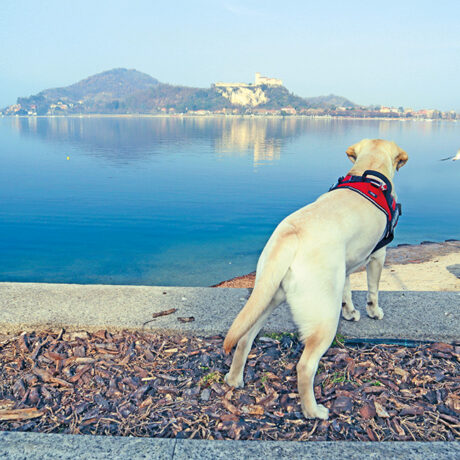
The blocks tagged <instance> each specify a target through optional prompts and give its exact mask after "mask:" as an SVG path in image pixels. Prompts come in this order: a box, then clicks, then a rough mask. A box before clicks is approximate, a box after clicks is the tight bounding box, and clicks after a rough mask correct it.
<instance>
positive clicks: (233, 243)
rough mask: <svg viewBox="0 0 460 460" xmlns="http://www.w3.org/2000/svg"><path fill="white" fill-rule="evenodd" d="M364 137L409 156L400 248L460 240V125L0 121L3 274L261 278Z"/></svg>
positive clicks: (401, 190) (178, 281) (171, 280)
mask: <svg viewBox="0 0 460 460" xmlns="http://www.w3.org/2000/svg"><path fill="white" fill-rule="evenodd" d="M364 137H370V138H374V137H375V138H377V137H378V138H384V139H392V140H395V141H396V142H397V143H398V144H399V145H400V146H401V147H402V148H404V149H405V150H406V151H407V152H408V153H409V156H410V160H409V162H408V163H407V165H406V166H405V167H403V168H402V169H401V170H400V172H399V173H398V174H397V176H396V179H395V185H396V189H397V191H398V195H399V199H400V201H401V202H402V203H403V214H404V215H403V217H402V218H401V220H400V223H399V225H398V229H397V233H396V239H395V241H394V244H398V243H418V242H421V241H423V240H433V241H440V240H445V239H449V238H456V239H460V212H459V211H460V206H459V197H460V180H459V179H460V161H458V162H452V161H439V159H441V158H444V157H447V156H450V155H454V154H455V152H456V151H457V150H458V148H460V123H451V122H398V121H377V120H375V121H371V120H361V121H358V120H308V119H296V118H287V119H284V120H282V119H253V120H245V119H237V118H233V119H220V118H196V119H193V118H188V119H172V118H68V119H66V118H30V119H27V118H3V119H0V158H1V165H0V281H37V282H66V283H107V284H144V285H184V286H187V285H196V286H200V285H201V286H208V285H212V284H215V283H217V282H219V281H222V280H224V279H228V278H231V277H233V276H237V275H242V274H245V273H248V272H251V271H253V270H254V269H255V265H256V262H257V258H258V255H259V253H260V251H261V249H262V248H263V246H264V244H265V242H266V240H267V238H268V237H269V235H270V233H271V232H272V231H273V229H274V228H275V226H276V225H277V223H278V222H279V221H280V220H281V219H282V218H283V217H285V216H286V215H287V214H289V213H291V212H292V211H294V210H296V209H298V208H299V207H301V206H303V205H305V204H306V203H308V202H310V201H312V200H314V199H315V198H316V197H317V196H318V195H319V194H321V193H323V192H325V191H326V190H327V189H328V187H329V186H330V185H331V184H332V183H333V182H335V180H336V179H337V177H338V176H340V175H343V174H344V173H345V172H346V171H347V170H348V169H349V168H350V165H351V163H350V162H349V160H348V159H347V158H346V155H345V153H344V152H345V149H346V148H347V147H348V146H349V145H351V144H353V143H355V142H356V141H358V140H360V139H362V138H364ZM67 157H69V160H67Z"/></svg>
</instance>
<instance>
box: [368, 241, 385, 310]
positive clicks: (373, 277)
mask: <svg viewBox="0 0 460 460" xmlns="http://www.w3.org/2000/svg"><path fill="white" fill-rule="evenodd" d="M385 255H386V248H381V249H379V250H378V251H376V252H374V254H372V255H371V258H370V260H369V263H368V264H367V267H366V271H367V306H366V311H367V314H368V315H369V316H370V317H371V318H375V319H382V318H383V310H382V309H381V308H380V307H379V283H380V276H381V274H382V269H383V264H384V262H385Z"/></svg>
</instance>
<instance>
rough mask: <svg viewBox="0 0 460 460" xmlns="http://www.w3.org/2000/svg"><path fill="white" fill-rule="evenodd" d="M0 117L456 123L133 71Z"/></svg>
mask: <svg viewBox="0 0 460 460" xmlns="http://www.w3.org/2000/svg"><path fill="white" fill-rule="evenodd" d="M1 114H2V115H6V116H11V115H13V116H14V115H18V116H37V115H45V116H47V115H64V116H65V115H89V114H110V115H124V114H133V115H134V114H151V115H154V114H171V115H174V114H190V115H208V114H221V115H228V114H233V115H283V116H289V115H306V116H346V117H357V118H369V117H379V118H412V117H415V118H443V119H456V118H457V114H456V113H455V112H440V111H438V110H421V111H413V110H412V109H410V108H409V109H408V108H403V107H398V108H395V107H382V106H369V107H366V106H361V105H359V104H356V103H354V102H352V101H350V100H349V99H347V98H345V97H342V96H336V95H333V94H330V95H328V96H317V97H301V96H298V95H296V94H294V93H292V92H290V91H289V90H288V89H287V88H286V87H285V86H284V85H283V82H282V80H279V79H276V78H270V77H264V76H262V75H260V73H256V74H255V79H254V82H253V83H227V82H216V83H213V84H212V85H210V87H208V88H195V87H189V86H178V85H170V84H168V83H162V82H160V81H159V80H157V79H156V78H153V77H152V76H150V75H147V74H145V73H142V72H139V71H137V70H134V69H123V68H119V69H112V70H108V71H105V72H102V73H99V74H96V75H93V76H90V77H88V78H85V79H84V80H81V81H79V82H77V83H74V84H72V85H70V86H66V87H61V88H51V89H45V90H43V91H40V92H39V93H38V94H35V95H32V96H28V97H18V98H17V103H16V104H13V105H10V106H8V107H5V108H4V109H3V110H2V111H1Z"/></svg>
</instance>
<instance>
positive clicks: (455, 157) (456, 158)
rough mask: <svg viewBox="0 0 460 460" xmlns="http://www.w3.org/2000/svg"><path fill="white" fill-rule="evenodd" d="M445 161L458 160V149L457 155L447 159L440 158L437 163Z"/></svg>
mask: <svg viewBox="0 0 460 460" xmlns="http://www.w3.org/2000/svg"><path fill="white" fill-rule="evenodd" d="M446 160H452V161H457V160H460V149H458V152H457V155H455V156H451V157H447V158H441V159H440V160H439V161H446Z"/></svg>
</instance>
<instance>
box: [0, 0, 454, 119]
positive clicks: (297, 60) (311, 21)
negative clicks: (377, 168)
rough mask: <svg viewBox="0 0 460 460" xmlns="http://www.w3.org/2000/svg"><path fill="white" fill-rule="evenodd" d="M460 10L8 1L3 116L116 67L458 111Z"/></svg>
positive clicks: (423, 4)
mask: <svg viewBox="0 0 460 460" xmlns="http://www.w3.org/2000/svg"><path fill="white" fill-rule="evenodd" d="M459 17H460V2H459V1H458V0H451V1H447V0H445V1H443V0H438V1H436V2H435V1H425V0H417V1H412V0H398V1H393V0H387V1H385V2H376V1H369V0H368V1H353V0H350V1H327V0H326V1H323V2H321V1H319V0H318V1H314V2H313V1H309V0H304V1H294V0H292V1H290V0H283V1H279V0H278V1H271V0H263V1H253V0H244V1H243V0H227V1H225V0H224V1H220V0H197V1H193V0H189V1H169V2H165V1H156V0H150V1H144V0H131V1H121V0H120V1H119V0H111V1H106V0H100V1H99V0H89V1H88V0H72V1H69V0H40V1H37V0H4V1H2V2H1V3H0V107H4V106H5V105H8V104H12V103H14V102H15V101H16V98H17V96H28V95H31V94H34V93H37V92H38V91H40V90H42V89H45V88H50V87H56V86H67V85H69V84H71V83H74V82H76V81H78V80H81V79H82V78H85V77H87V76H89V75H92V74H95V73H98V72H101V71H104V70H109V69H111V68H114V67H127V68H135V69H137V70H140V71H142V72H146V73H148V74H150V75H152V76H153V77H155V78H158V79H159V80H160V81H162V82H166V83H173V84H181V85H187V86H201V87H208V86H209V85H210V84H211V83H212V82H215V81H244V82H250V81H252V80H253V78H254V73H255V72H256V71H259V72H261V73H262V74H263V75H266V76H273V77H277V78H281V79H282V80H283V81H284V83H285V86H286V87H287V88H288V89H290V90H291V91H293V92H294V93H296V94H298V95H300V96H318V95H322V94H330V93H335V94H339V95H341V96H345V97H348V98H349V99H351V100H352V101H354V102H356V103H360V104H366V105H369V104H382V105H394V106H400V105H403V106H405V107H413V108H421V107H427V108H439V109H442V110H451V109H453V110H456V111H460V91H459V86H460V85H459V77H460V26H459Z"/></svg>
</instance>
